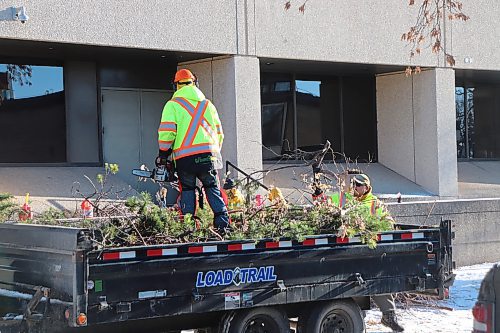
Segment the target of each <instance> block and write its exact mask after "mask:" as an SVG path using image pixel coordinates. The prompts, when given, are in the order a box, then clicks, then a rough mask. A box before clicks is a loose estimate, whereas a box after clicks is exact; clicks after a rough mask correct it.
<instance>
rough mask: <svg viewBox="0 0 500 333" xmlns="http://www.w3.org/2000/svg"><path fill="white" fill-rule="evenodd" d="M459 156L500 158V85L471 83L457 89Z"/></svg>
mask: <svg viewBox="0 0 500 333" xmlns="http://www.w3.org/2000/svg"><path fill="white" fill-rule="evenodd" d="M455 103H456V114H457V117H456V130H457V156H458V158H459V159H499V158H500V134H499V132H498V128H499V126H500V85H498V84H491V83H480V82H468V83H467V84H464V85H462V86H459V87H456V88H455Z"/></svg>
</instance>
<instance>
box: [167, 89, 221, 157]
mask: <svg viewBox="0 0 500 333" xmlns="http://www.w3.org/2000/svg"><path fill="white" fill-rule="evenodd" d="M172 101H173V102H176V103H177V104H179V105H180V106H181V107H182V108H183V109H184V110H186V112H187V113H189V115H190V116H191V121H190V122H189V126H188V129H187V132H186V136H184V140H183V141H182V143H181V146H180V147H179V148H178V149H176V150H174V153H175V158H181V157H186V156H190V155H196V154H199V153H203V152H209V151H216V150H217V149H218V147H217V146H216V145H212V144H210V143H200V144H193V142H194V139H195V137H196V134H197V133H198V130H199V129H200V128H203V130H205V131H206V132H207V134H208V135H209V136H210V137H211V138H212V139H213V140H214V141H217V138H216V136H215V133H214V131H213V129H212V128H211V126H210V124H209V123H208V121H207V120H206V119H205V112H206V110H207V107H208V104H209V102H208V100H203V101H200V102H198V105H197V106H196V108H195V107H193V105H191V103H189V102H188V101H187V100H186V99H185V98H183V97H176V98H173V99H172Z"/></svg>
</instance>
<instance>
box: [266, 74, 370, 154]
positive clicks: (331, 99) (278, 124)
mask: <svg viewBox="0 0 500 333" xmlns="http://www.w3.org/2000/svg"><path fill="white" fill-rule="evenodd" d="M261 93H262V94H261V101H262V140H263V145H264V148H263V158H264V160H271V159H277V158H280V156H281V155H284V154H292V155H293V152H294V151H296V150H297V149H299V150H303V151H315V150H319V149H321V148H322V147H323V144H324V143H325V142H326V140H329V141H330V142H331V144H332V148H333V151H334V152H335V153H336V154H335V159H336V160H339V161H342V160H345V159H347V160H349V161H359V162H366V161H375V160H376V146H377V142H376V110H375V78H374V77H373V76H356V77H348V76H344V77H341V76H321V77H319V76H317V77H315V76H299V75H293V74H286V73H282V74H276V73H262V74H261ZM328 158H330V159H331V158H332V155H330V156H328Z"/></svg>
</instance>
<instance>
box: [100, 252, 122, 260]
mask: <svg viewBox="0 0 500 333" xmlns="http://www.w3.org/2000/svg"><path fill="white" fill-rule="evenodd" d="M102 259H104V260H117V259H120V252H108V253H104V254H103V255H102Z"/></svg>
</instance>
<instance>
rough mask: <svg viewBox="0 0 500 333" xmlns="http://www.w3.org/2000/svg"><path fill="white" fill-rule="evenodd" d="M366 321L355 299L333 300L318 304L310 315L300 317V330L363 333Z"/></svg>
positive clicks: (324, 332) (328, 332)
mask: <svg viewBox="0 0 500 333" xmlns="http://www.w3.org/2000/svg"><path fill="white" fill-rule="evenodd" d="M364 331H365V321H364V319H363V314H362V312H361V309H360V308H359V306H358V305H357V304H356V303H355V302H354V301H349V300H343V301H333V302H328V303H323V304H320V305H317V306H316V307H314V308H313V309H312V311H311V312H310V313H309V314H308V316H307V317H306V316H304V317H300V318H299V324H298V332H317V333H330V332H335V333H362V332H364Z"/></svg>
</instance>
